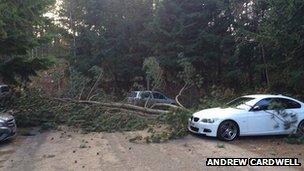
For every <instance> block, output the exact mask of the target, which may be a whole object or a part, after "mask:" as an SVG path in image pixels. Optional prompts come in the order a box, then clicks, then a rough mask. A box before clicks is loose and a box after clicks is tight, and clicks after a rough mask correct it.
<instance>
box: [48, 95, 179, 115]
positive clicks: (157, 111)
mask: <svg viewBox="0 0 304 171" xmlns="http://www.w3.org/2000/svg"><path fill="white" fill-rule="evenodd" d="M54 99H55V100H59V101H62V102H73V103H81V104H95V105H101V106H104V107H108V108H113V109H122V110H123V109H124V110H131V111H137V112H142V113H144V114H152V115H153V114H154V115H160V114H168V113H170V110H160V109H151V108H146V107H140V106H135V105H131V104H125V103H117V102H111V103H103V102H98V101H91V100H74V99H70V98H54ZM159 105H160V104H158V106H159ZM162 105H166V104H162ZM167 106H168V105H167ZM170 107H171V108H175V109H177V108H179V107H178V106H175V105H170Z"/></svg>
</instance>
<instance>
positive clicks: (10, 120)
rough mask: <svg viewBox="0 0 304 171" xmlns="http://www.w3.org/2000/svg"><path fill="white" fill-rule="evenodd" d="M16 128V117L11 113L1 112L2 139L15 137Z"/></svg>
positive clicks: (0, 130) (0, 132)
mask: <svg viewBox="0 0 304 171" xmlns="http://www.w3.org/2000/svg"><path fill="white" fill-rule="evenodd" d="M16 130H17V127H16V123H15V118H14V117H13V116H12V115H10V114H0V141H4V140H7V139H10V138H12V137H14V136H15V134H16Z"/></svg>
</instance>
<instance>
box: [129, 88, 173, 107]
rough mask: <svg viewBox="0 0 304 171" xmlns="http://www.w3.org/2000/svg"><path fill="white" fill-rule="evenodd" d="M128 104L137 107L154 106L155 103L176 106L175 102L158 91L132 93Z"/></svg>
mask: <svg viewBox="0 0 304 171" xmlns="http://www.w3.org/2000/svg"><path fill="white" fill-rule="evenodd" d="M128 102H129V103H130V104H133V105H137V106H145V105H146V104H147V106H152V105H153V104H155V103H166V104H176V102H175V100H173V99H171V98H169V97H167V96H165V95H164V94H162V93H160V92H157V91H132V92H131V93H129V95H128Z"/></svg>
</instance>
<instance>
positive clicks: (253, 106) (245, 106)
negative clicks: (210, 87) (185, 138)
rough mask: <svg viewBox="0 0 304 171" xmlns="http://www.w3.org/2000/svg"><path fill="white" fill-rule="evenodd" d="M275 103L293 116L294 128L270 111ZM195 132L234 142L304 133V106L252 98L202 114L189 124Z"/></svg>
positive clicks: (272, 98) (268, 97) (283, 100)
mask: <svg viewBox="0 0 304 171" xmlns="http://www.w3.org/2000/svg"><path fill="white" fill-rule="evenodd" d="M274 103H279V104H281V105H282V106H284V110H285V111H286V113H289V114H291V115H290V116H289V118H288V119H289V120H290V122H291V123H292V126H290V127H289V128H288V127H287V128H286V125H285V124H286V122H285V120H284V118H282V117H281V116H278V115H276V114H275V112H276V111H274V110H273V109H271V108H270V106H271V105H272V104H274ZM188 130H189V131H191V132H192V133H196V134H203V135H206V136H211V137H218V138H219V139H221V140H225V141H232V140H234V139H236V138H237V137H238V136H255V135H256V136H258V135H280V134H292V133H301V134H303V132H304V103H303V102H301V101H298V100H296V99H293V98H290V97H287V96H283V95H261V94H257V95H248V96H243V97H240V98H237V99H235V100H233V101H231V102H229V103H228V104H226V105H225V106H224V107H218V108H211V109H205V110H201V111H198V112H196V113H194V114H193V115H192V117H191V118H190V119H189V121H188Z"/></svg>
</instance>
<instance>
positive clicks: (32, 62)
mask: <svg viewBox="0 0 304 171" xmlns="http://www.w3.org/2000/svg"><path fill="white" fill-rule="evenodd" d="M303 8H304V2H303V1H301V0H199V1H198V0H64V1H57V2H55V1H54V0H39V1H38V0H27V1H20V0H1V3H0V13H1V16H0V38H1V39H0V47H1V48H0V60H1V65H0V73H1V78H2V81H3V82H4V83H6V84H10V85H15V86H16V87H23V88H26V87H28V84H29V83H30V82H31V80H32V78H33V77H32V76H36V75H37V74H38V72H39V71H43V70H47V69H49V68H53V70H52V71H48V74H49V75H50V77H51V79H52V80H54V83H53V84H54V87H56V86H57V88H58V87H59V89H60V86H63V87H67V85H68V84H69V82H72V81H73V80H72V79H71V78H74V79H79V80H80V81H77V84H76V85H73V86H76V87H74V90H73V91H76V89H80V90H81V89H82V88H83V87H85V88H84V89H85V90H84V91H90V87H91V86H92V85H93V84H94V83H95V81H96V79H99V82H100V83H102V84H100V85H98V87H99V88H100V89H103V90H104V91H106V92H107V93H114V94H116V95H118V94H120V93H122V92H123V91H126V92H128V91H130V90H138V89H154V90H160V91H165V92H168V94H170V95H172V96H173V95H175V94H177V93H178V91H179V89H180V88H181V87H183V85H185V84H189V85H190V87H191V88H190V89H189V91H190V93H191V94H192V95H194V94H199V96H204V95H208V94H210V92H212V91H214V89H221V90H224V91H225V90H227V89H229V91H233V92H236V93H240V92H256V91H262V92H273V93H280V94H293V95H296V96H299V97H303V96H304V92H303V89H302V85H303V84H304V82H303V80H304V79H303V77H304V70H303V65H304V60H303V50H304V47H303V44H304V42H303V41H304V39H303V34H304V29H303V23H304V20H303V16H304V14H303V13H304V9H303ZM46 13H52V15H45V14H46ZM54 66H55V67H54ZM75 77H77V78H75ZM98 77H99V78H98ZM74 81H76V80H74ZM55 84H58V85H55ZM77 86H78V87H77ZM87 87H88V88H87ZM69 93H70V96H73V93H76V92H69ZM74 95H75V94H74Z"/></svg>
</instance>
